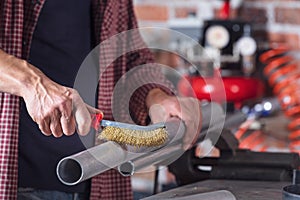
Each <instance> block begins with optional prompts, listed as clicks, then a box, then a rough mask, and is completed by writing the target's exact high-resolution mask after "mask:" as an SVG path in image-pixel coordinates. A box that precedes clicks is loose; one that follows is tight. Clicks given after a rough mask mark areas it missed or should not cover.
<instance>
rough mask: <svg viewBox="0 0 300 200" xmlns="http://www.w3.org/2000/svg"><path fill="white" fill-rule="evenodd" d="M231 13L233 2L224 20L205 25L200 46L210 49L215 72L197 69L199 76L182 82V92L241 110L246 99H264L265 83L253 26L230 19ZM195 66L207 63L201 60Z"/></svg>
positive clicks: (224, 12) (223, 14)
mask: <svg viewBox="0 0 300 200" xmlns="http://www.w3.org/2000/svg"><path fill="white" fill-rule="evenodd" d="M229 10H230V7H229V0H225V1H224V6H223V7H222V9H221V11H220V13H219V18H220V19H217V20H208V21H206V22H205V23H204V26H203V30H202V38H201V39H200V41H199V43H200V44H201V45H202V46H203V48H204V50H207V52H208V53H207V57H209V58H210V59H211V62H212V63H213V64H212V65H211V68H213V69H209V70H210V73H202V71H203V70H207V65H206V66H205V67H203V66H202V65H201V64H199V65H197V66H194V67H195V68H196V71H197V73H195V74H189V75H188V76H186V77H185V80H182V81H180V82H179V84H178V89H179V91H180V92H181V94H182V95H185V96H191V95H192V93H194V95H195V96H196V97H197V98H199V99H201V100H208V101H216V102H219V103H225V102H230V103H234V105H235V106H236V107H239V106H240V105H241V104H242V103H243V102H244V101H245V100H251V99H257V98H260V97H262V95H263V93H264V84H263V82H262V81H261V79H260V78H257V77H256V75H255V73H256V55H257V46H256V42H255V40H254V39H253V37H252V36H251V25H250V24H249V23H247V22H244V21H240V20H229V17H230V13H229ZM195 63H203V61H201V62H200V59H199V62H197V61H195ZM201 74H210V75H201ZM187 82H188V83H189V84H187ZM190 88H192V90H191V89H190Z"/></svg>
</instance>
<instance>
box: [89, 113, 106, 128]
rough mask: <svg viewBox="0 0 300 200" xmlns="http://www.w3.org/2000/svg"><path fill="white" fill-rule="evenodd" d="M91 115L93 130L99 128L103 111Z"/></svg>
mask: <svg viewBox="0 0 300 200" xmlns="http://www.w3.org/2000/svg"><path fill="white" fill-rule="evenodd" d="M91 117H92V124H91V126H92V127H93V128H94V129H95V130H99V126H100V122H101V120H102V119H103V113H96V114H92V115H91Z"/></svg>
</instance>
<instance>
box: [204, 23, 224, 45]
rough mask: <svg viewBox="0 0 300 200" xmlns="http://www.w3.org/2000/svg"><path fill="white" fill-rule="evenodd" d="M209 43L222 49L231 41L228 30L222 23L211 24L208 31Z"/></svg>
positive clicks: (207, 38)
mask: <svg viewBox="0 0 300 200" xmlns="http://www.w3.org/2000/svg"><path fill="white" fill-rule="evenodd" d="M205 37H206V40H207V43H208V44H209V45H210V46H212V47H215V48H218V49H222V48H224V47H225V46H226V45H227V44H228V43H229V39H230V36H229V33H228V30H227V29H226V28H225V27H223V26H220V25H215V26H211V27H209V28H208V29H207V31H206V35H205Z"/></svg>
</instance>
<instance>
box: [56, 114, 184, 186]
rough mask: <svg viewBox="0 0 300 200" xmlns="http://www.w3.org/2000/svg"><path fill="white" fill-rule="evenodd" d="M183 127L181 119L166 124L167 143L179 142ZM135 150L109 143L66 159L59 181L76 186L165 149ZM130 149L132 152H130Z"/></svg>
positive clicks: (61, 167) (58, 166)
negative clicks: (180, 131)
mask: <svg viewBox="0 0 300 200" xmlns="http://www.w3.org/2000/svg"><path fill="white" fill-rule="evenodd" d="M181 126H183V123H182V122H181V121H180V120H179V119H176V120H175V119H173V120H171V121H169V122H166V131H167V132H168V134H169V139H168V141H167V143H169V142H173V140H174V139H176V140H178V139H177V138H178V136H177V135H181V136H180V137H182V135H183V134H182V133H181V134H177V132H178V131H177V130H180V127H181ZM172 134H174V135H172ZM170 136H171V137H170ZM135 148H136V147H130V146H126V147H124V146H120V145H119V144H117V143H115V142H111V141H108V142H105V143H103V144H100V145H97V146H95V147H92V148H89V149H87V150H85V151H82V152H79V153H77V154H74V155H71V156H68V157H65V158H63V159H62V160H60V161H59V163H58V165H57V168H56V173H57V176H58V179H59V180H60V181H61V182H62V183H64V184H65V185H76V184H78V183H80V182H82V181H84V180H87V179H89V178H91V177H93V176H95V175H97V174H100V173H102V172H104V171H107V170H109V169H112V168H117V167H118V166H120V165H121V164H123V163H127V162H129V161H131V160H134V159H135V158H137V157H141V156H145V155H151V154H152V153H153V151H156V150H157V149H161V148H163V147H162V146H160V147H157V148H144V149H142V148H140V149H138V150H139V152H134V150H135ZM130 149H132V151H129V150H130ZM123 167H124V166H123Z"/></svg>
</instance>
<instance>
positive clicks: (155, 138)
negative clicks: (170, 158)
mask: <svg viewBox="0 0 300 200" xmlns="http://www.w3.org/2000/svg"><path fill="white" fill-rule="evenodd" d="M99 137H100V138H101V139H106V140H110V141H114V142H117V143H120V144H128V145H132V146H137V147H141V146H146V147H153V146H159V145H162V144H164V143H165V141H166V140H167V138H168V134H167V131H166V129H165V128H157V129H154V130H151V131H140V130H131V129H124V128H119V127H113V126H107V127H105V128H104V129H103V130H102V132H101V134H100V136H99Z"/></svg>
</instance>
